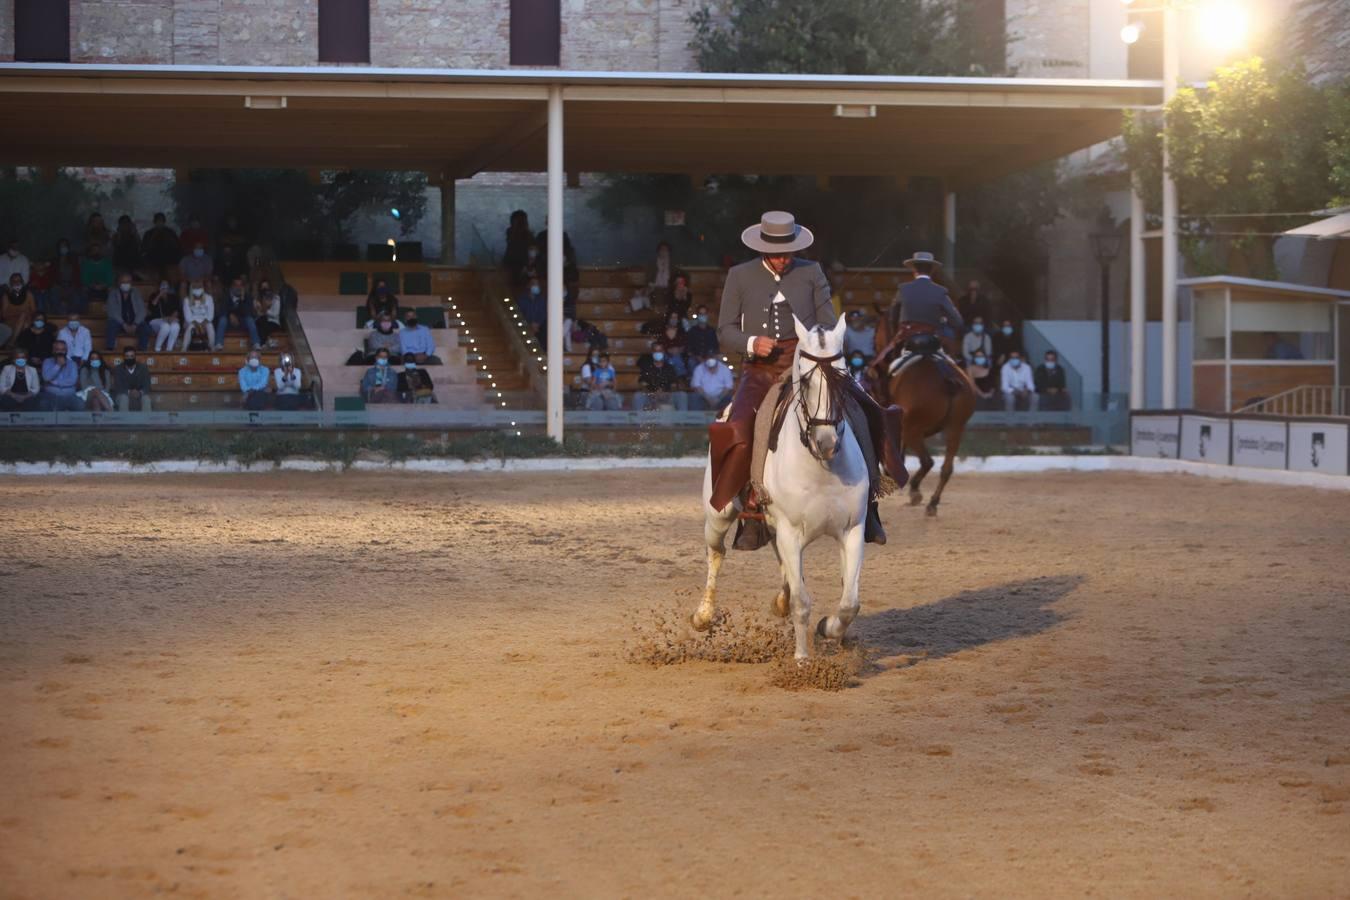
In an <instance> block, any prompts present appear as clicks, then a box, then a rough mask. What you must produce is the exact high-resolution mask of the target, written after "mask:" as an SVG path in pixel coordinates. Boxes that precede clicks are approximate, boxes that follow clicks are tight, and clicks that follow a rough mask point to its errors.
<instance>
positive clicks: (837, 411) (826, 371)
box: [797, 350, 848, 462]
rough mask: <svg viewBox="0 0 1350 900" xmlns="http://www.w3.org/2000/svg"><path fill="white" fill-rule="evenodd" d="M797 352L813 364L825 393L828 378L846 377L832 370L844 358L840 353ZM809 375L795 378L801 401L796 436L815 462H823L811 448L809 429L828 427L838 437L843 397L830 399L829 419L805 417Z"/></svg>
mask: <svg viewBox="0 0 1350 900" xmlns="http://www.w3.org/2000/svg"><path fill="white" fill-rule="evenodd" d="M797 352H798V353H799V354H800V355H801V357H802V358H803V359H809V360H810V361H811V362H813V363H815V366H813V367H812V368H813V370H814V371H816V372H819V373H820V377H821V378H823V379H825V388H826V390H827V392H828V391H829V389H830V387H831V385H830V377H831V376H832V375H833V376H837V377H840V378H846V377H848V376H846V375H844V374H843V373H842V372H839V371H838V370H837V369H835V368H834V363H835V362H837V361H839V360H841V359H843V358H844V354H843V353H842V352H840V353H836V354H834V355H833V356H813V355H811V354H810V353H807V352H806V351H805V350H798V351H797ZM810 374H811V373H810V372H808V373H806V375H800V376H798V377H797V382H798V387H797V395H798V396H799V397H800V398H801V399H802V401H803V402H802V404H801V413H799V414H798V417H797V418H798V421H799V423H800V427H799V429H798V436H799V437H800V438H801V441H802V446H803V447H805V448H806V449H807V451H808V452H809V453H810V454H811V455H812V456H813V457H815V458H816V459H817V460H820V461H821V462H825V460H824V459H822V458H821V455H820V451H819V450H818V449H817V448H816V447H814V446H812V443H811V429H812V428H819V427H822V426H826V425H828V426H830V427H831V428H833V429H834V433H835V436H836V437H838V436H839V426H840V425H841V424H842V423H843V421H844V403H843V397H839V398H837V399H836V398H835V397H833V396H831V398H830V399H831V400H832V401H833V402H832V403H831V404H830V405H831V407H833V408H832V410H831V414H830V418H828V419H824V418H820V417H818V416H811V415H807V414H806V403H805V394H804V388H805V380H806V379H807V378H809V377H810Z"/></svg>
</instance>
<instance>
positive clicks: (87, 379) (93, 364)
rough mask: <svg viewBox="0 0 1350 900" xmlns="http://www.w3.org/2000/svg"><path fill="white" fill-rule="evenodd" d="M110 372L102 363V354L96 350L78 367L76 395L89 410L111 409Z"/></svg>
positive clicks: (104, 410) (102, 410)
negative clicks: (78, 377)
mask: <svg viewBox="0 0 1350 900" xmlns="http://www.w3.org/2000/svg"><path fill="white" fill-rule="evenodd" d="M112 380H113V379H112V373H111V372H109V371H108V369H107V367H105V366H104V365H103V354H102V353H99V352H98V351H97V350H95V351H93V352H92V353H90V354H89V361H88V362H87V363H85V364H84V365H83V366H82V367H80V384H79V389H78V390H77V391H76V392H75V394H76V396H78V397H79V398H80V401H81V402H82V403H83V404H84V408H85V409H87V410H89V411H90V412H111V411H112V410H113V399H112V394H111V393H110V392H109V391H110V389H111V388H112Z"/></svg>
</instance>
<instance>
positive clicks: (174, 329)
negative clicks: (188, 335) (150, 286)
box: [145, 280, 183, 353]
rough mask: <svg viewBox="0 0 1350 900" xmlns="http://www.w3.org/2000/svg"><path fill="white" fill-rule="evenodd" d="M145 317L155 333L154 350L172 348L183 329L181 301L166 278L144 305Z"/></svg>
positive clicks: (157, 351) (160, 350)
mask: <svg viewBox="0 0 1350 900" xmlns="http://www.w3.org/2000/svg"><path fill="white" fill-rule="evenodd" d="M145 317H146V319H148V320H149V322H150V330H151V331H152V332H154V335H155V352H156V353H163V352H164V351H165V350H172V349H173V346H174V344H175V343H177V341H178V335H179V334H180V333H181V332H182V330H183V301H182V300H180V299H179V298H178V295H177V294H175V293H174V292H173V288H172V287H171V286H170V285H169V282H168V281H167V280H166V281H161V282H160V283H159V290H157V291H155V292H154V293H153V294H151V295H150V299H149V301H147V302H146V306H145Z"/></svg>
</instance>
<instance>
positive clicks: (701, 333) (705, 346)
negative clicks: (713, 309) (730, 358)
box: [684, 306, 721, 368]
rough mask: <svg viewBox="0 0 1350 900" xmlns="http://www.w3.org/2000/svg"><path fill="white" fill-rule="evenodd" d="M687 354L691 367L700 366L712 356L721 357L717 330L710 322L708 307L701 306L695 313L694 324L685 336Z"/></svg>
mask: <svg viewBox="0 0 1350 900" xmlns="http://www.w3.org/2000/svg"><path fill="white" fill-rule="evenodd" d="M684 342H685V343H684V346H685V353H686V354H688V356H689V365H690V367H691V368H692V367H693V366H696V365H698V364H699V363H701V362H703V361H704V360H705V359H707V358H708V357H710V356H719V355H721V345H720V344H718V342H717V329H716V328H715V327H714V326H713V325H712V323H711V322H710V321H709V317H708V307H706V306H700V307H699V308H698V309H697V310H696V311H695V312H694V324H693V325H692V326H691V327H690V328H689V330H688V331H686V332H685V335H684Z"/></svg>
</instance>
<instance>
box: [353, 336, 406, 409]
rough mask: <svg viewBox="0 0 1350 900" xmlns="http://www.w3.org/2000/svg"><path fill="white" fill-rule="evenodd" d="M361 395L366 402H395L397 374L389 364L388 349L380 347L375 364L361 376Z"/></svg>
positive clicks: (396, 397)
mask: <svg viewBox="0 0 1350 900" xmlns="http://www.w3.org/2000/svg"><path fill="white" fill-rule="evenodd" d="M361 396H362V397H364V398H365V401H366V402H367V403H397V402H398V375H397V374H396V373H395V372H394V370H393V369H392V368H391V367H390V365H389V351H388V350H386V349H385V348H383V347H381V348H380V352H379V353H376V354H375V365H373V366H371V367H370V368H369V369H367V370H366V374H365V375H364V376H362V378H361Z"/></svg>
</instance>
